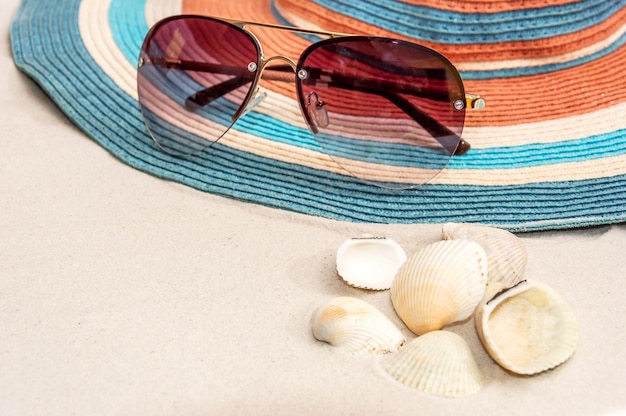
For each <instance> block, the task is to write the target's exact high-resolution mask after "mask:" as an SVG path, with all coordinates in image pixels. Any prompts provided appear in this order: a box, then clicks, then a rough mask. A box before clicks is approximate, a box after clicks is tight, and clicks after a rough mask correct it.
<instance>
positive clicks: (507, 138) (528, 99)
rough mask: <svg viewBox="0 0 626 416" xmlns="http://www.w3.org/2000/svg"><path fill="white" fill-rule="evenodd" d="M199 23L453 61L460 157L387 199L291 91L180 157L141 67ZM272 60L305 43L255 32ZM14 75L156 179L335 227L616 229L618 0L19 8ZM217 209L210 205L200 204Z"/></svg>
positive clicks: (87, 0) (155, 2) (623, 111)
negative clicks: (419, 48) (384, 45)
mask: <svg viewBox="0 0 626 416" xmlns="http://www.w3.org/2000/svg"><path fill="white" fill-rule="evenodd" d="M175 14H202V15H210V16H214V17H224V18H233V19H240V20H249V21H256V22H266V23H278V24H286V25H296V26H301V27H307V28H314V29H323V30H329V31H337V32H344V33H355V34H365V35H376V36H386V37H394V38H399V39H408V40H411V41H414V42H417V43H420V44H422V45H425V46H428V47H430V48H432V49H435V50H436V51H438V52H440V53H442V54H443V55H444V56H446V57H447V58H448V59H449V60H450V61H451V62H453V63H454V65H455V66H456V67H457V69H458V70H459V72H460V73H461V76H462V78H463V81H464V84H465V89H466V91H468V92H471V93H476V94H480V95H481V96H482V97H484V98H485V100H486V103H487V105H486V108H485V109H484V110H482V111H468V112H467V119H466V124H465V129H464V131H463V138H464V139H466V140H467V141H468V142H470V143H471V144H472V149H471V150H470V151H469V152H468V153H467V154H465V155H463V156H462V157H453V158H452V159H451V161H450V163H449V164H448V166H447V167H446V168H445V169H444V170H443V171H442V172H441V173H439V174H438V175H437V176H436V177H435V178H434V179H432V180H431V181H430V182H429V183H427V184H425V185H422V186H420V187H419V188H417V189H411V190H404V191H398V190H389V189H382V188H377V187H374V186H372V185H369V184H367V183H364V182H361V181H359V180H357V179H355V178H353V177H351V176H349V175H348V174H346V173H345V172H343V171H342V169H341V168H340V167H339V166H337V165H336V164H335V163H334V162H333V161H332V160H331V159H329V157H328V156H327V155H325V154H324V153H323V152H322V151H321V150H320V148H319V147H318V145H317V144H316V142H315V139H314V137H313V136H312V135H311V134H310V133H309V132H308V130H307V129H306V128H305V123H304V121H303V119H302V115H301V114H300V109H299V107H298V105H297V103H296V101H295V100H294V98H293V97H292V96H290V95H289V94H288V91H286V90H284V89H283V87H280V86H279V85H277V83H272V82H268V83H265V84H264V86H265V87H266V88H267V89H268V95H267V98H266V99H265V100H264V101H263V102H262V103H261V104H260V105H259V106H258V107H257V108H255V111H253V112H251V113H249V114H247V115H246V116H244V117H243V118H241V119H240V120H238V121H237V123H236V124H235V125H234V127H233V129H231V131H230V132H229V133H227V134H226V135H225V136H224V137H223V138H222V139H221V140H220V141H218V142H217V143H216V144H214V145H213V146H211V147H210V148H209V149H207V150H206V151H204V152H202V153H200V154H198V155H194V156H193V157H189V158H178V157H175V156H171V155H168V154H166V153H164V152H163V151H161V150H160V149H159V148H158V147H157V146H156V145H155V144H154V142H153V141H152V139H151V138H150V136H149V134H148V132H147V130H146V128H145V126H144V124H143V122H142V118H141V113H140V109H139V105H138V102H137V87H136V64H137V57H138V55H139V50H140V48H141V44H142V41H143V38H144V37H145V35H146V33H147V31H148V29H149V27H150V26H151V25H152V24H153V23H155V22H156V21H158V20H159V19H161V18H163V17H166V16H170V15H175ZM252 31H253V32H254V33H255V34H256V35H257V36H258V37H259V39H260V40H261V43H262V45H263V48H264V51H265V55H266V56H271V55H285V56H290V57H292V58H294V59H296V58H297V57H298V55H299V53H300V52H301V51H302V50H303V49H304V48H305V47H306V46H307V45H309V44H310V42H311V40H310V39H308V38H306V37H303V36H300V35H297V34H294V33H291V32H284V31H276V30H269V29H264V28H257V29H252ZM11 42H12V48H13V54H14V60H15V62H16V65H17V66H18V67H19V68H20V69H21V70H22V71H24V72H25V73H26V74H28V75H29V76H30V77H32V78H33V79H34V80H35V81H36V82H37V83H39V84H40V85H41V86H42V88H43V89H44V90H45V91H46V92H47V93H48V94H49V95H50V96H51V97H52V99H53V100H54V101H55V102H56V103H57V105H58V106H59V107H60V108H61V109H62V110H63V111H64V112H65V113H66V114H67V115H68V117H69V118H70V119H71V120H72V121H73V122H74V123H75V124H76V125H78V126H79V127H80V128H81V129H82V130H83V131H84V132H85V133H86V134H87V135H89V136H90V137H91V138H93V139H94V140H95V141H97V142H98V143H99V144H100V145H101V146H103V147H104V148H106V149H107V150H108V151H109V152H111V153H112V154H113V155H115V156H116V157H117V158H119V159H120V160H122V161H123V162H125V163H127V164H128V165H131V166H133V167H135V168H137V169H139V170H141V171H144V172H147V173H149V174H152V175H155V176H158V177H161V178H164V179H168V180H171V181H176V182H180V183H182V184H185V185H188V186H191V187H194V188H196V189H199V190H202V191H206V192H211V193H215V194H218V195H223V196H226V197H230V198H235V199H239V200H242V201H248V202H254V203H259V204H264V205H268V206H271V207H276V208H281V209H287V210H292V211H296V212H300V213H306V214H310V215H315V216H321V217H327V218H332V219H338V220H347V221H361V222H384V223H442V222H448V221H454V222H481V223H485V224H491V225H495V226H499V227H503V228H507V229H510V230H512V231H528V230H540V229H560V228H572V227H581V226H588V225H600V224H611V223H618V222H623V221H625V220H626V71H625V69H624V68H626V45H625V43H626V0H612V1H606V0H580V1H571V0H509V1H497V0H491V1H484V0H468V1H458V0H437V1H435V0H405V1H403V2H399V1H393V0H356V1H343V0H272V1H270V0H233V1H230V2H223V1H221V0H194V1H187V0H82V1H81V0H54V1H53V0H24V1H23V2H22V4H21V6H20V8H19V10H18V12H17V14H16V15H15V17H14V20H13V24H12V27H11ZM207 209H210V207H207Z"/></svg>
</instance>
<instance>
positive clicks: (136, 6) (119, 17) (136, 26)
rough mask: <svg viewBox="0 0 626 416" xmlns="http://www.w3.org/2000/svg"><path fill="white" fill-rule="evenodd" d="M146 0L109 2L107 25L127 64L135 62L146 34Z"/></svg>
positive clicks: (116, 0) (114, 0)
mask: <svg viewBox="0 0 626 416" xmlns="http://www.w3.org/2000/svg"><path fill="white" fill-rule="evenodd" d="M145 10H146V0H135V1H133V2H129V1H128V0H111V6H110V8H109V25H110V26H111V31H112V32H113V39H115V43H116V44H117V45H118V47H119V48H120V50H121V51H122V53H123V54H124V56H125V57H126V59H127V60H128V62H131V63H132V64H133V65H134V64H135V63H136V62H137V58H138V57H139V51H140V50H141V44H142V42H143V38H144V37H145V36H146V34H147V33H148V30H149V27H148V23H147V22H146V15H145Z"/></svg>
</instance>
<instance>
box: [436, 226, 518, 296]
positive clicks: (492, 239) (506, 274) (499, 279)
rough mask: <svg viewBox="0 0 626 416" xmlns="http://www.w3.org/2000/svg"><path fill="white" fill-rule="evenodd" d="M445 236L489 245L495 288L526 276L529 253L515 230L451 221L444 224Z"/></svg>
mask: <svg viewBox="0 0 626 416" xmlns="http://www.w3.org/2000/svg"><path fill="white" fill-rule="evenodd" d="M442 237H443V239H444V240H456V239H464V240H471V241H475V242H477V243H478V244H480V245H481V246H482V248H484V249H485V252H486V253H487V259H488V261H489V278H488V282H487V284H488V285H489V286H491V288H493V290H494V292H497V291H498V290H500V289H502V288H503V287H511V286H513V285H515V284H516V283H518V282H519V281H521V280H523V278H524V271H525V269H526V263H527V261H528V253H527V252H526V246H525V245H524V243H523V241H522V240H521V239H520V238H519V237H517V236H516V235H515V234H512V233H510V232H508V231H506V230H502V229H499V228H493V227H488V226H485V225H479V224H457V223H447V224H444V225H443V228H442ZM488 291H489V289H488Z"/></svg>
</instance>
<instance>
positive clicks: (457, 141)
mask: <svg viewBox="0 0 626 416" xmlns="http://www.w3.org/2000/svg"><path fill="white" fill-rule="evenodd" d="M315 78H317V77H312V79H308V80H307V81H305V82H307V83H309V84H312V85H315V84H316V82H317V80H316V79H315ZM330 78H331V82H329V83H328V86H329V87H336V88H342V89H349V90H356V91H360V92H365V93H369V94H376V95H378V96H380V97H383V98H386V99H387V100H389V101H391V102H392V103H393V104H394V105H395V106H396V107H398V108H399V109H400V110H402V111H404V112H405V113H406V114H408V115H409V116H410V117H411V118H412V119H413V120H415V122H416V123H417V124H419V125H420V126H422V127H423V128H424V129H425V130H426V131H427V132H428V133H429V134H430V135H431V136H433V138H435V140H437V141H438V142H439V143H440V144H441V145H442V146H443V147H444V148H445V149H446V150H447V151H448V152H449V153H450V154H453V155H455V156H460V155H462V154H464V153H466V152H467V151H468V150H469V149H470V147H471V146H470V144H469V143H468V142H466V141H465V140H463V139H461V138H460V137H459V136H458V135H457V134H456V133H454V132H453V131H452V130H450V129H449V128H447V127H446V126H444V125H443V124H441V123H440V122H439V121H437V120H436V119H434V118H432V117H431V116H430V115H428V114H427V113H425V112H424V111H422V110H421V109H420V108H418V107H416V106H415V105H414V104H412V103H411V102H410V101H408V100H407V99H405V98H403V97H402V96H401V95H400V94H410V95H413V96H416V97H423V98H430V99H434V100H437V101H449V97H448V95H447V94H441V93H439V94H435V91H432V90H424V89H420V88H414V87H411V86H401V85H398V84H396V83H393V82H382V83H381V82H380V81H378V80H377V81H375V82H370V83H368V82H367V80H362V82H361V83H360V84H359V85H354V83H351V82H350V81H348V80H343V77H339V78H337V76H336V75H331V76H330ZM342 81H343V82H342ZM368 84H371V85H368Z"/></svg>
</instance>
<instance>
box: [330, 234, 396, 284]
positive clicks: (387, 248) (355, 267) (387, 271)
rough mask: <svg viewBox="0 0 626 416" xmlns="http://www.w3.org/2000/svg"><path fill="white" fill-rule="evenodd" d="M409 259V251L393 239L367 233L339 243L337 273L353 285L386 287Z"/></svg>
mask: <svg viewBox="0 0 626 416" xmlns="http://www.w3.org/2000/svg"><path fill="white" fill-rule="evenodd" d="M405 260H406V253H405V252H404V250H403V249H402V247H401V246H400V245H399V244H398V243H397V242H395V241H394V240H393V239H391V238H387V237H373V236H371V235H364V236H363V237H359V238H350V239H348V240H346V241H344V242H343V244H341V246H339V249H338V250H337V273H338V274H339V276H340V277H341V278H342V279H343V280H344V281H345V282H346V283H347V284H349V285H350V286H353V287H358V288H361V289H372V290H385V289H389V287H391V282H392V281H393V278H394V276H395V275H396V272H397V271H398V269H399V268H400V266H401V265H402V263H404V261H405Z"/></svg>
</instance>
